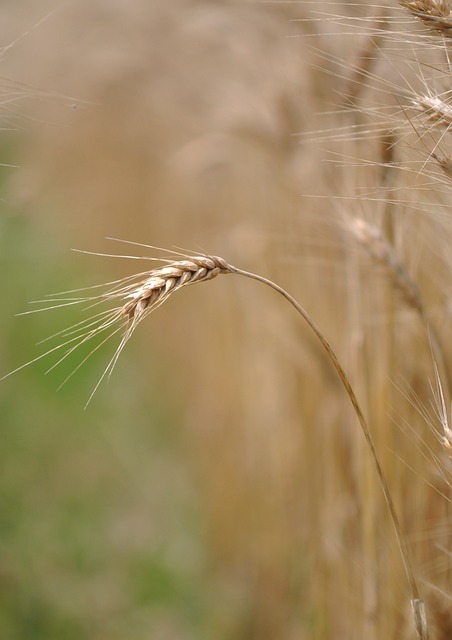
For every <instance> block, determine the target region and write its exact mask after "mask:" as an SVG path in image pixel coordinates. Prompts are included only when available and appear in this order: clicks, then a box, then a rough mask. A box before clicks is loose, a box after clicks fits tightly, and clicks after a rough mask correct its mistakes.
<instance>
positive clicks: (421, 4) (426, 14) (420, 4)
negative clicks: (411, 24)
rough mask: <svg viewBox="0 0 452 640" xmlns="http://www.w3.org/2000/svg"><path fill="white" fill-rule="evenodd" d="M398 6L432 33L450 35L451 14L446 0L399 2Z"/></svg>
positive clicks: (403, 0)
mask: <svg viewBox="0 0 452 640" xmlns="http://www.w3.org/2000/svg"><path fill="white" fill-rule="evenodd" d="M399 4H400V5H401V6H402V7H403V8H404V9H408V11H409V12H410V13H411V14H412V15H413V16H415V17H416V18H418V19H419V20H420V21H421V22H423V23H424V24H425V25H426V26H427V27H429V28H430V29H431V30H432V31H435V32H436V33H438V34H441V35H443V36H446V37H449V38H450V37H451V35H452V12H451V10H450V8H449V3H448V2H447V0H399Z"/></svg>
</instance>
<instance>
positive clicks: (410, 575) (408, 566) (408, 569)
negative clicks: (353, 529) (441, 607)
mask: <svg viewBox="0 0 452 640" xmlns="http://www.w3.org/2000/svg"><path fill="white" fill-rule="evenodd" d="M231 272H232V273H236V274H238V275H240V276H245V277H246V278H251V279H252V280H257V281H258V282H262V284H265V285H267V286H269V287H271V288H272V289H274V290H275V291H277V292H278V293H279V294H281V295H282V296H283V297H284V298H285V299H286V300H287V301H288V302H289V303H290V304H291V305H292V306H293V307H294V308H295V309H296V310H297V311H298V313H299V314H300V315H301V316H302V318H303V319H304V320H305V322H306V323H307V324H308V325H309V327H310V328H311V329H312V331H313V332H314V333H315V335H316V337H317V339H318V340H319V342H320V344H321V345H322V347H323V348H324V349H325V351H326V353H327V355H328V358H329V359H330V360H331V362H332V363H333V365H334V367H335V369H336V371H337V373H338V375H339V378H340V380H341V382H342V384H343V385H344V387H345V390H346V392H347V395H348V397H349V398H350V401H351V403H352V405H353V409H354V411H355V413H356V416H357V418H358V421H359V424H360V426H361V430H362V432H363V435H364V438H365V439H366V443H367V445H368V447H369V450H370V454H371V456H372V459H373V462H374V464H375V468H376V471H377V476H378V480H379V482H380V486H381V489H382V491H383V495H384V498H385V500H386V504H387V505H388V509H389V513H390V516H391V520H392V523H393V526H394V529H395V533H396V537H397V542H398V544H399V548H400V553H401V556H402V561H403V565H404V568H405V573H406V576H407V579H408V584H409V587H410V590H411V595H412V601H419V600H420V597H419V589H418V586H417V582H416V579H415V577H414V571H413V566H412V563H411V561H410V558H409V554H408V549H407V545H406V541H405V538H404V536H403V533H402V528H401V526H400V522H399V518H398V515H397V511H396V508H395V505H394V502H393V500H392V497H391V493H390V491H389V486H388V483H387V481H386V477H385V475H384V473H383V469H382V467H381V464H380V460H379V458H378V454H377V451H376V449H375V445H374V441H373V438H372V435H371V432H370V429H369V426H368V424H367V422H366V419H365V417H364V414H363V411H362V409H361V407H360V405H359V402H358V399H357V397H356V395H355V392H354V391H353V388H352V385H351V383H350V381H349V379H348V376H347V374H346V373H345V371H344V369H343V368H342V365H341V364H340V362H339V360H338V358H337V356H336V354H335V352H334V351H333V348H332V347H331V345H330V343H329V342H328V340H327V339H326V338H325V336H324V335H323V333H322V332H321V330H320V329H319V328H318V326H317V325H316V324H315V322H314V321H313V320H312V318H311V317H310V316H309V314H308V313H307V311H305V310H304V309H303V307H302V306H301V305H300V304H299V303H298V302H297V301H296V300H295V298H293V297H292V296H291V295H290V294H289V293H287V291H286V290H285V289H283V288H282V287H280V286H279V285H277V284H276V283H274V282H272V281H271V280H268V279H267V278H264V277H263V276H260V275H257V274H255V273H251V272H249V271H244V270H243V269H238V268H236V267H231ZM416 626H417V627H418V625H416ZM417 631H418V635H419V637H420V638H422V639H426V638H427V635H426V629H424V631H423V632H422V633H420V631H421V629H420V628H419V627H418V628H417Z"/></svg>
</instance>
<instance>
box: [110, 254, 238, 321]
mask: <svg viewBox="0 0 452 640" xmlns="http://www.w3.org/2000/svg"><path fill="white" fill-rule="evenodd" d="M232 271H233V268H232V267H231V266H230V265H228V263H227V262H226V261H225V260H223V258H219V257H218V256H193V257H190V258H189V259H186V260H179V261H176V262H172V263H171V264H169V265H167V266H165V267H159V268H156V269H153V270H152V271H150V272H149V274H148V276H147V278H146V279H145V280H144V281H143V282H142V284H140V285H139V286H138V287H136V288H135V289H134V290H132V291H131V292H130V293H127V294H126V298H127V299H128V301H127V302H126V303H125V304H124V307H123V308H122V309H121V312H120V315H122V316H127V317H128V318H129V320H130V321H131V322H132V325H135V324H136V323H137V322H139V321H140V320H141V319H142V318H143V316H144V315H145V314H147V313H150V312H151V311H153V310H154V309H156V308H157V307H159V306H160V305H161V304H163V302H165V300H166V299H167V298H168V297H169V296H170V295H171V294H172V293H174V292H175V291H177V290H178V289H181V288H182V287H185V286H187V285H189V284H194V283H196V282H204V281H205V280H212V278H215V277H216V276H217V275H219V274H220V273H232Z"/></svg>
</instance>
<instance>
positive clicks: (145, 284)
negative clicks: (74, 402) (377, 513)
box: [72, 255, 428, 640]
mask: <svg viewBox="0 0 452 640" xmlns="http://www.w3.org/2000/svg"><path fill="white" fill-rule="evenodd" d="M220 274H236V275H240V276H243V277H246V278H249V279H252V280H256V281H258V282H261V283H262V284H265V285H266V286H268V287H270V288H271V289H273V290H274V291H276V292H277V293H279V294H280V295H281V296H283V297H284V298H285V299H286V300H287V301H288V302H289V303H290V304H291V305H292V306H293V307H294V308H295V310H296V311H297V312H298V313H299V314H300V315H301V316H302V318H303V320H304V321H305V322H306V323H307V324H308V326H309V327H310V328H311V330H312V331H313V332H314V334H315V336H316V337H317V339H318V341H319V342H320V344H321V345H322V347H323V349H324V350H325V352H326V354H327V356H328V358H329V359H330V361H331V362H332V364H333V365H334V367H335V369H336V372H337V373H338V376H339V379H340V380H341V382H342V384H343V386H344V388H345V390H346V392H347V395H348V397H349V399H350V401H351V404H352V406H353V409H354V412H355V414H356V416H357V418H358V422H359V424H360V427H361V430H362V433H363V435H364V438H365V440H366V443H367V446H368V449H369V451H370V454H371V458H372V460H373V463H374V466H375V469H376V472H377V476H378V480H379V483H380V486H381V489H382V492H383V495H384V498H385V500H386V503H387V506H388V510H389V513H390V517H391V520H392V523H393V526H394V530H395V533H396V537H397V541H398V544H399V548H400V552H401V557H402V561H403V565H404V568H405V573H406V576H407V579H408V583H409V587H410V591H411V603H412V608H413V612H414V619H415V626H416V630H417V633H418V637H419V639H420V640H427V638H428V632H427V626H426V619H425V614H424V613H423V612H424V603H423V600H422V599H421V598H420V596H419V590H418V586H417V582H416V579H415V577H414V571H413V567H412V564H411V561H410V557H409V554H408V549H407V545H406V542H405V539H404V535H403V532H402V528H401V525H400V522H399V518H398V515H397V511H396V508H395V505H394V502H393V500H392V497H391V492H390V489H389V486H388V484H387V481H386V477H385V474H384V472H383V469H382V467H381V464H380V460H379V457H378V454H377V451H376V448H375V445H374V441H373V438H372V435H371V431H370V428H369V426H368V424H367V421H366V418H365V416H364V413H363V411H362V409H361V406H360V404H359V402H358V399H357V397H356V395H355V392H354V390H353V387H352V384H351V382H350V380H349V378H348V376H347V374H346V372H345V370H344V369H343V367H342V365H341V364H340V361H339V359H338V357H337V356H336V354H335V352H334V350H333V348H332V347H331V345H330V343H329V342H328V340H327V338H326V337H325V335H324V334H323V332H322V331H321V330H320V329H319V327H318V326H317V325H316V323H315V322H314V320H313V319H312V318H311V316H310V315H309V314H308V312H307V311H306V310H305V309H304V308H303V307H302V306H301V305H300V304H299V303H298V302H297V301H296V300H295V298H293V297H292V296H291V295H290V294H289V293H288V292H287V291H286V290H285V289H283V288H282V287H280V286H279V285H277V284H276V283H274V282H273V281H271V280H268V279H267V278H264V277H263V276H260V275H258V274H255V273H252V272H249V271H245V270H243V269H239V268H237V267H235V266H232V265H231V264H229V263H228V262H227V261H226V260H224V259H223V258H221V257H218V256H211V255H197V256H190V257H186V258H185V259H183V260H176V261H172V262H169V263H168V264H167V265H166V266H164V267H158V268H155V269H152V270H151V271H149V272H148V273H147V274H146V275H145V276H144V277H142V279H141V280H140V281H139V282H135V283H133V284H128V285H126V286H125V287H119V288H115V289H113V290H110V291H109V292H107V293H106V294H102V295H101V296H100V297H101V298H103V299H104V298H107V299H111V298H114V297H119V298H121V299H122V305H121V306H120V307H118V308H116V309H115V310H113V312H112V315H111V316H110V317H109V319H108V321H107V324H108V325H109V326H110V325H111V323H112V322H114V321H118V320H121V319H122V320H124V319H126V330H125V333H124V335H123V338H122V340H121V343H120V346H119V347H118V349H117V351H116V353H115V356H114V357H113V359H112V360H111V362H110V364H109V365H108V367H107V369H106V371H105V372H104V375H103V376H102V378H103V377H104V376H105V373H106V372H107V371H108V372H111V370H112V368H113V366H114V364H115V362H116V360H117V358H118V356H119V353H120V352H121V350H122V348H123V347H124V345H125V343H126V342H127V340H128V339H129V338H130V336H131V335H132V333H133V331H134V330H135V328H136V327H137V325H138V324H139V323H140V322H141V321H142V320H143V319H144V318H145V317H146V316H147V315H148V314H149V313H151V312H152V311H154V310H155V309H156V308H158V307H159V306H161V305H162V304H163V303H164V302H165V301H166V300H167V299H168V298H169V296H171V295H172V294H173V293H175V292H176V291H178V290H179V289H181V288H183V287H185V286H187V285H190V284H195V283H197V282H203V281H207V280H212V279H213V278H215V277H216V276H218V275H220ZM104 324H105V321H103V322H102V324H101V327H102V330H103V328H104ZM92 333H93V331H91V332H90V336H91V334H92ZM72 348H73V347H72ZM102 378H101V380H102ZM99 383H100V381H99ZM99 383H98V384H99ZM97 386H98V385H97ZM97 386H96V389H97ZM93 393H94V392H93Z"/></svg>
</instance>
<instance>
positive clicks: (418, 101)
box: [411, 95, 452, 127]
mask: <svg viewBox="0 0 452 640" xmlns="http://www.w3.org/2000/svg"><path fill="white" fill-rule="evenodd" d="M411 106H412V107H413V108H414V109H415V110H416V111H418V112H419V113H421V114H423V115H424V117H425V124H428V123H429V124H436V125H440V126H442V127H450V126H451V125H452V107H451V105H450V104H449V103H447V102H445V101H444V100H442V99H441V98H440V97H439V96H437V95H423V96H422V95H420V96H415V97H414V98H412V100H411Z"/></svg>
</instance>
